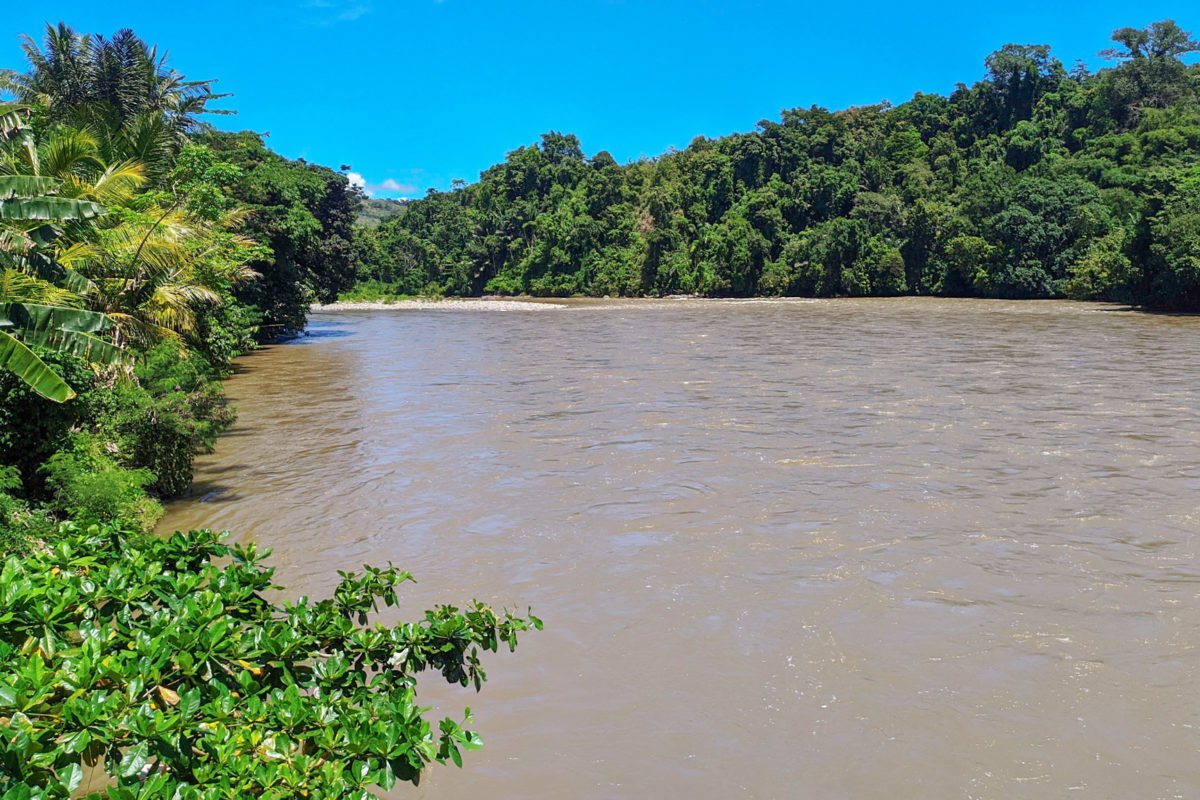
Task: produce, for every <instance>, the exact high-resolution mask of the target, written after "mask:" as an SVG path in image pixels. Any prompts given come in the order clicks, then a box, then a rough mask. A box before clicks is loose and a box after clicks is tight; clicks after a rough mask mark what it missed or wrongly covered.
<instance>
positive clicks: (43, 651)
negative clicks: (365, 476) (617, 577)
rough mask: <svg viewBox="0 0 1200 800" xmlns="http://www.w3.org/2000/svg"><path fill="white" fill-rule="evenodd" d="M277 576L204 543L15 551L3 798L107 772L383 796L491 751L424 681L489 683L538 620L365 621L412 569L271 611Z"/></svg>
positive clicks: (108, 529)
mask: <svg viewBox="0 0 1200 800" xmlns="http://www.w3.org/2000/svg"><path fill="white" fill-rule="evenodd" d="M272 572H273V571H272V570H271V569H269V568H267V567H265V566H264V565H263V561H262V556H261V555H260V554H259V552H258V551H257V550H256V549H255V547H254V546H253V545H245V546H242V545H234V546H229V545H226V544H224V543H222V542H221V537H220V536H218V535H217V534H214V533H212V532H211V531H199V532H192V533H188V534H182V533H176V534H175V535H174V536H171V537H170V538H168V539H157V538H154V537H149V536H144V535H140V534H137V533H135V532H131V531H128V530H123V529H122V528H121V527H119V526H91V527H89V528H87V529H86V530H85V529H80V528H78V527H75V526H74V525H72V524H70V523H68V524H67V525H65V526H64V530H63V538H62V540H61V541H59V542H58V543H57V544H56V545H55V546H54V547H53V548H52V549H47V550H45V551H42V552H37V553H34V554H32V555H31V556H29V557H27V558H26V559H24V560H22V559H17V558H15V557H14V558H9V559H8V560H7V561H6V562H5V563H4V565H3V570H2V571H0V607H2V608H3V609H4V613H3V614H2V615H0V797H3V798H29V800H49V799H50V798H56V799H57V798H67V797H68V796H71V794H72V793H73V792H74V793H77V792H78V791H79V789H80V787H81V786H82V784H83V781H84V779H85V778H89V779H90V780H89V785H95V784H94V783H93V781H95V782H102V781H103V780H104V778H105V774H104V773H107V775H108V776H111V780H112V783H113V784H115V785H113V786H111V787H110V788H108V789H107V790H106V796H107V797H109V798H113V800H133V798H179V800H201V799H207V798H213V799H214V800H215V799H216V798H233V797H264V798H293V797H309V798H313V799H314V800H319V799H321V798H327V799H328V800H333V799H334V798H337V799H338V800H341V799H342V798H362V799H365V798H371V797H374V796H375V795H374V794H372V792H371V789H372V788H373V787H381V788H383V789H385V790H387V789H390V788H391V787H392V786H393V785H394V784H395V783H396V782H397V781H411V782H413V783H415V782H416V781H417V780H418V778H419V776H420V774H421V771H422V769H423V768H424V767H425V766H426V765H428V764H430V763H432V762H438V763H446V762H447V761H450V762H453V763H455V764H458V765H461V763H462V753H461V751H462V750H472V749H475V748H477V747H479V746H480V744H481V742H480V739H479V737H478V736H477V735H476V734H475V733H474V732H472V731H470V730H467V729H466V728H464V727H463V726H464V725H465V724H467V723H468V722H469V720H470V710H469V709H468V710H467V712H466V714H465V715H464V719H463V720H462V721H461V722H460V721H456V720H453V719H450V718H446V719H443V720H441V721H440V722H438V724H437V728H436V730H435V728H434V726H433V724H431V722H430V721H429V720H427V719H426V718H425V716H424V714H425V713H426V712H427V711H428V709H426V708H422V707H420V705H419V704H418V702H417V676H418V675H419V674H420V673H422V672H424V671H425V670H437V671H439V672H440V673H441V674H442V676H443V677H444V678H445V679H446V680H447V681H449V682H451V683H458V684H461V685H463V686H468V685H473V686H474V687H475V689H476V691H478V690H479V689H480V688H481V686H482V684H483V683H484V681H485V679H486V675H485V674H484V671H483V668H482V665H481V664H480V658H479V655H480V652H479V651H480V650H486V651H493V652H494V651H496V650H497V649H498V647H499V645H500V644H501V643H505V644H507V645H508V647H509V649H510V650H511V649H514V648H515V647H516V645H517V634H518V633H519V632H521V631H525V630H528V629H530V628H540V627H541V622H540V621H539V620H538V619H537V618H536V617H533V616H532V615H529V616H527V617H516V616H513V615H511V614H509V613H507V612H505V613H503V614H497V613H496V612H494V611H493V610H492V609H491V608H489V607H487V606H485V605H483V604H481V603H478V602H473V603H470V604H468V605H467V606H466V607H465V608H463V609H458V608H455V607H453V606H438V607H436V608H434V609H432V610H430V611H426V612H425V614H424V616H423V618H422V619H420V620H418V621H416V622H403V623H399V624H396V625H394V626H391V627H384V626H382V625H379V624H375V625H371V626H367V621H368V618H369V616H370V615H371V614H372V613H373V612H375V611H377V610H378V607H379V603H380V601H382V602H383V603H384V604H385V605H387V606H394V605H396V603H397V600H398V598H397V588H398V587H399V586H400V585H401V584H402V583H404V582H405V581H407V580H410V579H411V576H409V575H408V574H407V573H404V572H400V571H398V570H396V569H395V568H393V567H388V568H386V569H374V568H370V567H366V568H364V571H363V572H362V573H357V574H356V573H341V577H342V580H341V582H340V583H339V584H338V586H337V589H336V590H335V591H334V595H333V597H332V598H330V599H326V600H319V601H315V602H314V601H311V600H309V599H307V598H300V599H299V600H298V601H296V602H294V603H284V604H282V605H277V604H274V603H272V602H269V601H268V600H267V599H265V597H264V596H265V595H267V594H269V593H270V591H271V590H272V589H276V588H278V587H275V586H273V585H272ZM89 771H90V772H91V773H92V774H90V775H88V774H86V773H87V772H89ZM91 796H92V797H98V795H91Z"/></svg>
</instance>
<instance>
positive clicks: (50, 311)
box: [0, 303, 112, 333]
mask: <svg viewBox="0 0 1200 800" xmlns="http://www.w3.org/2000/svg"><path fill="white" fill-rule="evenodd" d="M0 314H3V316H5V317H7V318H8V319H10V320H12V321H13V323H14V324H15V325H16V326H17V327H18V328H22V329H24V330H27V331H50V330H63V331H74V332H76V333H100V332H101V331H105V330H108V328H109V327H111V326H112V320H111V319H110V318H109V317H108V315H107V314H101V313H100V312H99V311H85V310H84V309H82V308H66V307H64V306H44V305H39V304H37V303H9V304H8V305H6V306H4V307H3V308H2V309H0Z"/></svg>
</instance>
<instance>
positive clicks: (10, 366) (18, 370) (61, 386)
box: [0, 331, 75, 403]
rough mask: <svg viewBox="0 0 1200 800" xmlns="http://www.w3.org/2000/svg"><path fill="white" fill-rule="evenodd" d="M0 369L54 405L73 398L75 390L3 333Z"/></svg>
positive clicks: (32, 354)
mask: <svg viewBox="0 0 1200 800" xmlns="http://www.w3.org/2000/svg"><path fill="white" fill-rule="evenodd" d="M0 369H6V370H8V371H9V372H12V373H13V374H15V375H16V376H17V377H18V378H20V379H21V380H22V381H23V382H24V383H25V385H27V386H28V387H29V388H30V389H32V390H33V391H35V392H37V393H38V394H40V395H41V396H42V397H45V398H46V399H47V400H53V401H54V402H55V403H65V402H66V401H68V400H70V399H71V398H72V397H74V396H75V390H74V389H72V388H71V387H70V386H68V385H67V383H66V381H64V380H63V379H62V378H60V377H59V376H58V374H57V373H56V372H54V370H52V369H50V367H49V366H47V364H46V362H45V361H42V360H41V359H40V358H38V357H37V354H36V353H34V352H33V351H32V350H30V349H29V348H28V347H26V346H25V345H24V344H22V343H21V342H19V341H17V340H16V339H15V338H13V337H12V336H10V335H9V334H7V333H5V332H3V331H0Z"/></svg>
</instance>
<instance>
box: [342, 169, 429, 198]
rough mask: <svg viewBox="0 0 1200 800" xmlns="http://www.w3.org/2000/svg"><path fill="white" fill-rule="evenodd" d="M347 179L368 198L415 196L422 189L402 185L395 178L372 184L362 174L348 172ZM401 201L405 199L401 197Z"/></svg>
mask: <svg viewBox="0 0 1200 800" xmlns="http://www.w3.org/2000/svg"><path fill="white" fill-rule="evenodd" d="M346 179H347V180H349V181H350V185H351V186H357V187H358V188H359V189H362V190H363V192H364V193H365V194H366V195H367V197H376V196H378V195H381V194H383V195H395V194H397V193H399V194H401V195H405V196H407V195H413V194H417V193H419V190H420V187H418V186H416V185H415V184H411V183H401V182H400V181H398V180H396V179H395V178H384V179H383V181H382V182H380V183H372V182H371V181H368V180H367V179H366V178H365V177H363V176H362V174H361V173H358V172H347V173H346ZM400 199H405V198H404V197H401V198H400Z"/></svg>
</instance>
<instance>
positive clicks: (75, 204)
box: [0, 197, 104, 221]
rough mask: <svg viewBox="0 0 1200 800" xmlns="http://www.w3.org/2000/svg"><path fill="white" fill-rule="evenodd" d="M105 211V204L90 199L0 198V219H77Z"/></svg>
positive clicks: (98, 214)
mask: <svg viewBox="0 0 1200 800" xmlns="http://www.w3.org/2000/svg"><path fill="white" fill-rule="evenodd" d="M103 213H104V206H102V205H100V204H99V203H93V202H91V201H90V200H74V199H72V198H69V197H22V198H16V199H13V200H0V219H13V220H61V221H67V220H76V219H91V218H93V217H98V216H100V215H101V214H103Z"/></svg>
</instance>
